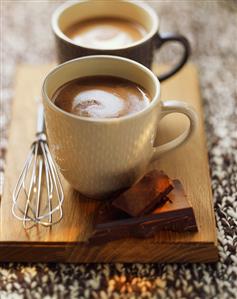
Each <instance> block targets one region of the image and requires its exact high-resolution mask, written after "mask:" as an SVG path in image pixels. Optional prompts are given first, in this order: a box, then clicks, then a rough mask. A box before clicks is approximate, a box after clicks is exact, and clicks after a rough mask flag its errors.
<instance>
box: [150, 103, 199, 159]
mask: <svg viewBox="0 0 237 299" xmlns="http://www.w3.org/2000/svg"><path fill="white" fill-rule="evenodd" d="M170 113H182V114H184V115H186V116H187V117H188V119H189V127H188V128H187V129H186V130H185V131H184V132H183V133H182V134H181V135H179V136H178V137H176V138H175V139H173V140H171V141H169V142H167V143H165V144H162V145H159V146H157V147H154V153H153V156H152V161H154V160H156V159H158V158H159V157H160V156H161V155H163V154H164V153H166V152H168V151H170V150H173V149H175V148H176V147H178V146H180V145H181V144H183V143H185V142H186V141H187V140H188V139H189V138H190V137H191V135H192V134H193V132H194V131H195V128H196V126H197V123H198V119H197V114H196V112H195V111H194V109H193V108H192V107H191V106H189V105H188V104H187V103H185V102H181V101H165V102H161V119H162V118H163V117H165V116H166V115H168V114H170Z"/></svg>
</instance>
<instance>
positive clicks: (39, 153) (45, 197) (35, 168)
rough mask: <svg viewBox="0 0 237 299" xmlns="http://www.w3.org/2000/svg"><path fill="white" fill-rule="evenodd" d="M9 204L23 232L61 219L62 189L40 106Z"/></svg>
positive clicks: (50, 224) (40, 106) (49, 224)
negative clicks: (34, 130) (35, 124)
mask: <svg viewBox="0 0 237 299" xmlns="http://www.w3.org/2000/svg"><path fill="white" fill-rule="evenodd" d="M12 200H13V205H12V213H13V215H14V216H15V217H16V218H17V219H19V220H21V221H22V222H23V226H24V228H26V229H29V228H32V227H33V226H35V225H36V224H41V225H43V226H52V225H54V224H56V223H58V222H59V221H60V220H61V219H62V218H63V210H62V204H63V200H64V194H63V188H62V184H61V181H60V177H59V174H58V171H57V169H56V166H55V163H54V161H53V158H52V156H51V154H50V151H49V147H48V144H47V139H46V135H45V126H44V110H43V106H42V105H39V108H38V119H37V131H36V140H35V141H34V142H33V143H32V145H31V148H30V152H29V154H28V156H27V158H26V161H25V164H24V167H23V170H22V172H21V174H20V176H19V179H18V181H17V184H16V186H15V189H14V191H13V196H12Z"/></svg>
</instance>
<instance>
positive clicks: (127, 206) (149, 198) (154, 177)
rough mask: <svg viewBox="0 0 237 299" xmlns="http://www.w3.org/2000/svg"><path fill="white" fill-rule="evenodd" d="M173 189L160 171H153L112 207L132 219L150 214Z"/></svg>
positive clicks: (116, 200)
mask: <svg viewBox="0 0 237 299" xmlns="http://www.w3.org/2000/svg"><path fill="white" fill-rule="evenodd" d="M172 189H173V185H172V181H171V180H170V179H169V177H168V176H167V175H166V174H165V173H164V172H162V171H158V170H153V171H151V172H149V173H148V174H146V175H145V176H144V177H143V178H142V179H141V180H140V181H139V182H138V183H136V184H135V185H134V186H132V187H131V188H130V189H128V190H127V191H125V192H124V193H122V194H121V195H120V196H118V197H117V198H116V199H115V200H113V202H112V205H113V206H114V207H116V208H118V209H120V210H122V211H124V212H126V213H127V214H129V215H131V216H132V217H138V216H142V215H145V214H148V213H150V212H151V211H152V210H153V209H154V208H155V206H156V205H157V204H158V203H159V202H160V201H161V200H162V199H163V198H164V197H165V196H166V195H167V194H168V193H169V192H170V191H171V190H172Z"/></svg>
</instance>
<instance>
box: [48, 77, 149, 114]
mask: <svg viewBox="0 0 237 299" xmlns="http://www.w3.org/2000/svg"><path fill="white" fill-rule="evenodd" d="M52 101H53V102H54V103H55V105H56V106H58V107H59V108H61V109H62V110H64V111H66V112H69V113H72V114H74V115H77V116H83V117H90V118H118V117H122V116H126V115H129V114H132V113H136V112H138V111H141V110H143V109H144V108H146V107H147V106H148V105H149V104H150V101H151V99H150V95H149V94H148V92H147V91H146V90H145V89H144V88H142V87H141V86H140V85H138V84H136V83H134V82H132V81H129V80H126V79H123V78H119V77H113V76H92V77H83V78H78V79H75V80H72V81H69V82H67V83H66V84H64V85H62V86H61V87H60V88H59V89H58V90H56V92H55V93H54V95H53V98H52Z"/></svg>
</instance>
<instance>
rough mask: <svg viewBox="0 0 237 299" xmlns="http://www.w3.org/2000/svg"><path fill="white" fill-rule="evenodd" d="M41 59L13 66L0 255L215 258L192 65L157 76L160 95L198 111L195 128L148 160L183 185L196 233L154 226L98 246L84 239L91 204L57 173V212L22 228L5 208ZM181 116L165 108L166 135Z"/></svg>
mask: <svg viewBox="0 0 237 299" xmlns="http://www.w3.org/2000/svg"><path fill="white" fill-rule="evenodd" d="M50 68H51V66H49V65H45V66H31V65H22V66H19V67H18V70H17V75H16V89H15V99H14V102H13V110H12V123H11V130H10V136H9V147H8V155H7V168H6V184H5V186H4V189H5V191H4V195H3V198H2V200H1V207H0V213H1V218H0V221H1V226H0V261H21V262H24V261H26V262H29V261H32V262H46V261H47V262H59V261H60V262H83V263H84V262H214V261H216V260H217V259H218V251H217V239H216V227H215V218H214V211H213V202H212V192H211V184H210V177H209V168H208V158H207V149H206V144H205V133H204V123H203V111H202V103H201V98H200V92H199V84H198V75H197V70H196V68H195V67H194V66H193V65H188V66H186V67H185V68H184V69H183V70H182V71H181V72H179V74H177V75H176V76H174V77H173V78H172V79H170V80H168V81H167V82H165V83H162V99H163V100H164V99H178V100H183V101H186V102H188V103H190V104H192V105H193V106H194V107H195V108H196V111H197V112H198V115H199V126H198V130H197V132H196V133H195V135H194V136H193V137H192V139H191V140H190V141H189V142H188V143H187V144H185V145H184V146H182V147H181V148H179V149H177V150H175V151H173V152H172V153H169V154H167V155H166V156H164V157H162V158H161V159H160V160H159V161H158V162H156V165H155V166H157V167H158V168H159V169H162V170H164V171H165V172H167V174H168V175H169V176H170V177H172V178H178V179H180V180H181V181H182V183H183V184H184V187H185V190H186V192H187V194H188V198H189V200H190V201H191V203H192V205H193V208H194V212H195V216H196V220H197V224H198V228H199V232H198V233H174V232H168V231H166V232H160V233H158V234H157V235H156V236H155V237H154V238H149V239H132V238H131V239H123V240H117V241H113V242H109V243H107V244H104V245H97V246H95V245H94V246H93V245H88V244H86V243H84V242H83V241H85V240H86V239H87V237H88V235H89V234H90V233H91V230H92V220H93V215H94V213H96V208H97V205H98V203H97V202H95V201H93V200H85V199H83V198H81V197H80V195H79V194H78V193H77V192H76V191H74V190H72V189H71V188H70V186H69V185H68V184H67V183H66V182H65V181H64V180H63V185H64V190H65V202H64V207H63V208H64V218H63V220H62V221H61V222H60V223H59V224H57V225H55V226H54V227H52V228H44V227H34V228H33V229H31V230H28V231H26V230H24V229H23V227H22V223H21V222H20V221H18V220H17V219H15V218H14V217H13V216H12V213H11V206H12V199H11V196H12V191H13V188H14V186H15V183H16V181H17V178H18V176H19V173H20V171H21V169H22V166H23V163H24V160H25V158H26V155H27V153H28V150H29V147H30V144H31V142H32V141H33V138H34V133H35V127H36V125H35V122H36V101H35V98H36V97H39V96H40V87H41V85H42V80H43V78H44V76H45V74H46V73H47V72H48V70H49V69H50ZM185 125H186V119H185V118H184V117H183V116H180V115H172V116H169V117H167V118H166V119H165V120H163V121H162V123H161V125H160V133H159V134H162V136H163V137H162V141H166V140H168V139H170V138H172V137H173V136H176V135H177V134H179V132H181V131H182V130H183V128H184V126H185Z"/></svg>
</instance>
